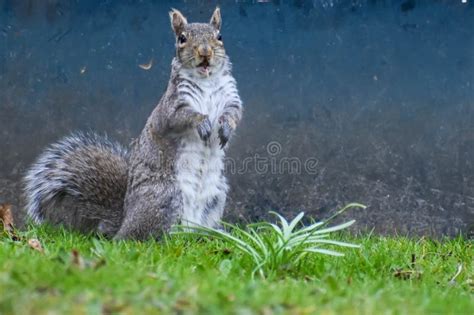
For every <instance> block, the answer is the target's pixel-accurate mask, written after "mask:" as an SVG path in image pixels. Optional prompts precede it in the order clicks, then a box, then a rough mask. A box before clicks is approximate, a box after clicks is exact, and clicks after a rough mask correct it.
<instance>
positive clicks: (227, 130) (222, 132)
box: [219, 117, 233, 149]
mask: <svg viewBox="0 0 474 315" xmlns="http://www.w3.org/2000/svg"><path fill="white" fill-rule="evenodd" d="M232 130H233V128H232V125H231V123H230V122H229V120H228V119H226V118H225V117H221V118H220V119H219V141H220V145H221V149H222V148H224V147H225V145H226V144H227V142H228V141H229V139H230V134H231V133H232Z"/></svg>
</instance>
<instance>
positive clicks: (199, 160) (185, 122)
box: [25, 8, 242, 240]
mask: <svg viewBox="0 0 474 315" xmlns="http://www.w3.org/2000/svg"><path fill="white" fill-rule="evenodd" d="M170 19H171V26H172V29H173V31H174V33H175V37H176V57H175V58H174V59H173V61H172V65H171V76H170V80H169V83H168V87H167V90H166V92H165V94H164V95H163V97H162V98H161V100H160V102H159V103H158V105H157V106H156V108H155V109H154V110H153V112H152V113H151V115H150V117H149V118H148V120H147V123H146V125H145V127H144V129H143V131H142V132H141V134H140V136H139V138H137V139H136V140H134V141H133V142H132V144H131V147H130V149H129V151H128V150H127V149H125V148H123V147H122V146H121V145H120V144H118V143H115V142H113V141H110V140H108V139H107V138H105V137H99V136H97V135H95V134H84V133H76V134H73V135H71V136H69V137H66V138H64V139H63V140H61V141H59V142H58V143H56V144H53V145H51V146H50V147H49V148H48V149H46V150H45V152H43V154H42V155H41V156H40V157H39V158H38V160H37V161H36V162H35V163H34V164H33V165H32V167H31V168H30V169H29V170H28V172H27V174H26V176H25V197H26V201H27V213H28V215H29V216H30V217H31V218H32V219H33V220H34V221H35V222H38V223H39V222H42V221H44V220H46V221H48V222H51V223H53V224H65V225H69V226H72V227H74V228H77V229H79V230H82V231H95V232H99V233H102V234H104V235H106V236H107V237H113V238H115V239H128V238H132V239H139V240H143V239H146V238H148V237H159V236H160V235H162V233H164V232H167V231H169V229H170V227H171V226H172V225H173V224H176V223H179V222H181V223H182V224H189V225H192V224H198V225H203V226H207V227H215V226H217V225H218V222H219V221H220V219H221V217H222V214H223V210H224V205H225V200H226V194H227V190H228V186H227V183H226V179H225V177H224V174H223V171H224V156H225V152H224V149H225V147H226V145H227V142H228V141H229V139H230V137H231V135H232V134H233V132H234V130H235V128H236V126H237V125H238V123H239V121H240V119H241V116H242V102H241V100H240V97H239V94H238V90H237V86H236V82H235V79H234V78H233V76H232V74H231V63H230V61H229V59H228V57H227V55H226V53H225V50H224V44H223V41H222V36H221V34H220V28H221V23H222V22H221V14H220V10H219V8H216V10H215V11H214V13H213V15H212V17H211V20H210V22H209V23H188V22H187V20H186V18H185V17H184V16H183V15H182V14H181V13H180V12H179V11H177V10H175V9H173V10H172V11H171V12H170Z"/></svg>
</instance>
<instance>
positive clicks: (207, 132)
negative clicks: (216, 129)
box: [196, 115, 212, 142]
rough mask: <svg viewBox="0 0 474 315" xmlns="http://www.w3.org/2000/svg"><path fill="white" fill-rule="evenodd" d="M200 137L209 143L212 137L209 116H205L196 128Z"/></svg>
mask: <svg viewBox="0 0 474 315" xmlns="http://www.w3.org/2000/svg"><path fill="white" fill-rule="evenodd" d="M196 129H197V132H198V134H199V137H200V138H201V140H202V141H204V142H207V141H208V140H209V138H210V137H211V132H212V126H211V121H210V120H209V117H208V116H207V115H203V119H202V120H201V122H200V123H199V124H198V125H197V127H196Z"/></svg>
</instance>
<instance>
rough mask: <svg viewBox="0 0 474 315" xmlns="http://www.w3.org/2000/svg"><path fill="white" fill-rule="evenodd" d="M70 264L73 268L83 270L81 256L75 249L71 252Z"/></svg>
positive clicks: (83, 264)
mask: <svg viewBox="0 0 474 315" xmlns="http://www.w3.org/2000/svg"><path fill="white" fill-rule="evenodd" d="M71 257H72V258H71V264H72V265H73V266H75V267H78V268H79V269H84V268H85V263H84V259H82V257H81V255H79V251H78V250H77V249H73V250H72V256H71Z"/></svg>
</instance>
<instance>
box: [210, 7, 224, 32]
mask: <svg viewBox="0 0 474 315" xmlns="http://www.w3.org/2000/svg"><path fill="white" fill-rule="evenodd" d="M209 23H211V25H212V26H214V27H215V28H216V29H217V30H219V31H220V30H221V25H222V18H221V9H219V7H217V8H216V9H215V10H214V13H213V14H212V17H211V21H210V22H209Z"/></svg>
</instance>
